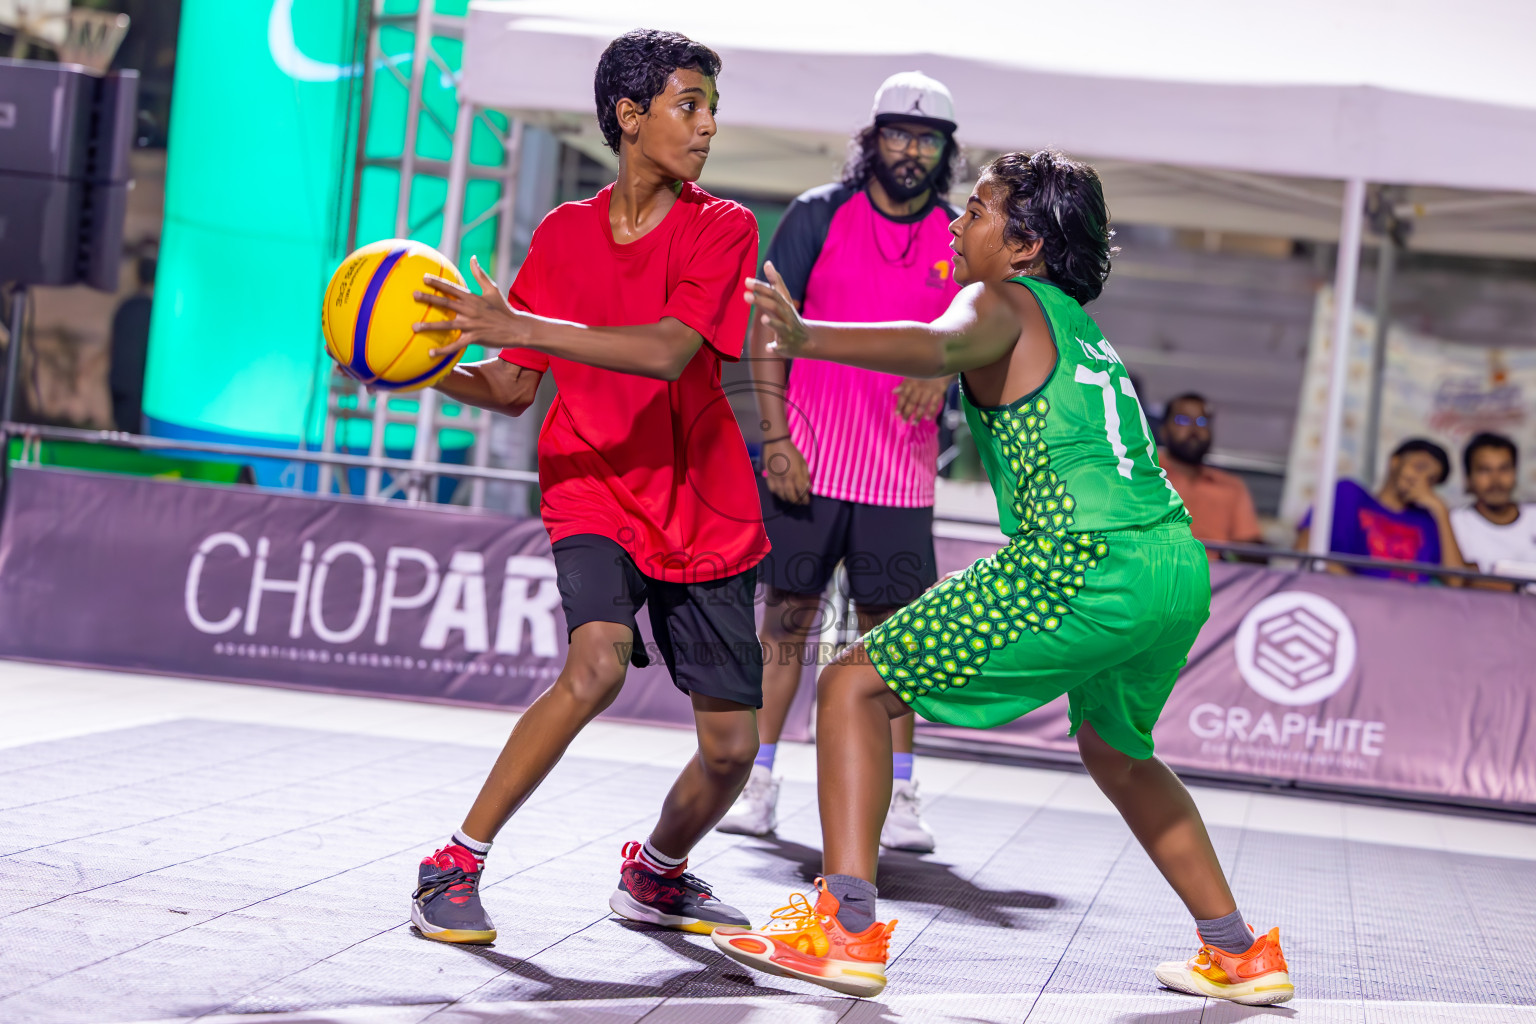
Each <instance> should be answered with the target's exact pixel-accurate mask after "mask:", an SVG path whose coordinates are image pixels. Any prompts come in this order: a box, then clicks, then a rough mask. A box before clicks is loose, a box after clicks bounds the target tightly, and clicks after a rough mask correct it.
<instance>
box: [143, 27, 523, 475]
mask: <svg viewBox="0 0 1536 1024" xmlns="http://www.w3.org/2000/svg"><path fill="white" fill-rule="evenodd" d="M466 6H467V2H466V0H440V2H439V3H438V4H437V8H436V9H437V12H438V13H439V14H447V15H456V14H462V13H464V9H465V8H466ZM358 8H359V5H358V4H357V3H356V2H354V0H183V2H182V17H181V34H180V39H179V43H178V50H177V65H176V82H175V103H174V105H173V112H172V119H171V129H170V143H169V166H168V168H167V180H166V213H165V227H164V234H163V236H162V241H161V250H160V265H159V272H158V276H157V282H156V298H157V301H156V303H155V312H154V321H153V323H152V325H151V335H150V350H149V364H148V369H147V373H146V382H145V397H144V410H145V413H146V418H147V420H148V423H149V429H150V431H151V432H152V433H156V434H161V435H164V436H176V437H194V438H202V439H218V440H234V441H242V442H247V443H259V444H265V445H272V446H277V447H293V446H297V445H298V444H300V443H301V441H304V442H307V443H309V444H310V445H318V443H319V440H320V432H321V426H322V423H323V419H324V400H323V399H324V388H325V386H326V381H327V378H328V375H329V371H330V363H329V360H327V359H326V358H325V356H324V351H323V346H322V343H321V339H320V332H319V310H320V303H321V297H322V295H323V293H324V288H325V283H326V281H327V280H328V279H329V277H330V274H331V272H332V271H333V270H334V269H335V267H336V265H337V264H338V263H339V262H340V259H341V258H342V256H344V255H345V254H344V253H343V252H342V251H341V250H342V246H343V244H344V239H343V238H342V237H341V234H340V232H341V230H342V229H343V228H344V225H345V223H346V219H347V208H346V207H347V203H348V202H349V199H350V193H351V181H350V172H351V160H352V145H353V143H354V141H355V140H354V137H353V135H354V133H355V131H356V126H355V123H353V122H352V121H351V120H350V119H349V118H348V103H349V98H350V97H351V96H352V94H353V92H354V90H355V87H356V85H357V81H356V79H357V77H358V74H359V69H358V68H357V67H356V66H354V65H353V64H352V63H351V61H352V47H353V44H354V38H355V32H356V25H355V23H354V20H353V19H354V18H355V16H356V15H357V12H358ZM414 9H415V4H414V2H410V0H389V2H388V3H387V4H386V13H409V12H411V11H414ZM379 43H380V52H381V61H380V65H379V66H378V67H377V68H376V75H375V102H374V109H373V112H372V116H371V118H370V131H369V138H368V142H367V152H368V155H369V156H373V157H398V156H400V155H401V151H402V148H403V144H404V126H405V112H406V99H407V91H406V89H405V87H404V86H403V85H402V84H400V82H399V81H398V80H397V79H396V78H395V77H394V75H393V74H392V73H391V69H394V70H396V71H398V72H399V73H400V74H401V75H403V76H405V77H407V78H408V77H409V76H410V74H411V51H412V45H413V38H412V34H411V33H410V32H409V31H406V30H404V29H401V28H395V27H386V28H385V29H384V30H383V31H381V33H380V39H379ZM433 49H434V52H435V54H436V58H435V60H434V64H433V67H432V68H431V69H430V71H429V73H428V75H427V76H426V88H425V90H424V92H425V97H424V102H425V108H426V111H427V113H425V114H424V115H423V117H422V119H421V123H420V128H419V139H418V144H417V152H418V153H419V154H420V155H421V156H423V157H429V158H437V159H441V160H446V159H447V158H448V156H449V153H450V150H451V137H450V135H449V132H451V129H452V126H453V123H454V118H455V113H456V106H455V89H454V76H455V74H456V73H457V71H458V67H459V59H460V53H461V51H462V44H460V43H458V42H457V41H455V40H449V39H444V38H438V39H436V40H434V44H433ZM486 120H487V121H489V122H490V124H491V125H494V126H495V128H496V129H497V130H499V131H505V129H506V120H505V118H503V117H501V116H500V115H487V116H486ZM444 129H447V131H445V130H444ZM501 158H502V150H501V145H500V142H499V140H498V139H497V138H496V135H495V134H494V133H493V132H492V130H491V127H490V125H487V124H484V123H477V125H476V132H475V137H474V144H473V146H472V162H474V163H477V164H482V165H495V164H499V163H500V162H501ZM444 194H445V183H444V182H443V181H442V179H440V178H432V177H425V176H419V177H418V178H417V179H416V183H415V188H414V189H413V194H412V197H411V204H410V225H411V230H410V231H409V235H410V236H411V237H413V238H417V239H419V240H420V241H423V242H426V243H427V244H429V245H437V244H439V242H440V240H441V236H442V215H441V206H442V202H443V198H444ZM499 194H500V186H499V185H498V184H497V183H495V182H475V183H473V184H472V186H471V188H470V189H469V194H468V197H467V201H466V204H465V209H466V219H467V220H470V219H473V218H475V217H477V216H478V215H479V214H480V213H481V212H482V211H484V210H485V209H486V208H487V207H489V206H490V205H491V204H492V203H494V202H495V201H496V200H497V198H498V197H499ZM398 195H399V173H398V172H397V171H395V170H393V169H389V168H377V167H375V168H370V169H369V170H368V171H367V172H366V174H365V176H364V179H363V190H362V203H361V208H360V210H359V237H358V241H359V244H362V243H366V242H370V241H374V240H376V239H380V238H389V237H392V236H393V235H394V234H395V223H394V220H395V209H396V204H397V200H398ZM494 241H495V222H494V220H486V221H485V222H483V223H482V224H480V225H479V226H478V227H476V228H475V229H474V230H472V231H470V232H468V233H467V234H466V235H465V238H464V243H463V247H462V255H461V260H460V262H461V263H464V264H467V263H468V259H469V256H470V255H471V254H478V255H479V256H480V257H481V260H482V262H488V260H489V257H490V255H491V251H492V249H493V246H494ZM414 404H415V403H414V402H412V401H411V400H410V399H408V398H400V399H395V400H394V401H393V402H392V405H394V406H395V407H396V408H400V409H402V410H407V409H410V408H413V407H414ZM450 414H451V412H450ZM367 433H368V430H367V425H366V424H356V425H354V427H353V429H352V430H351V431H350V432H349V433H348V434H347V436H346V437H345V438H343V439H342V444H343V446H344V447H348V448H354V449H357V448H362V449H366V447H367V445H368V437H367ZM411 433H412V431H411V428H410V427H406V426H392V427H391V428H390V430H389V434H388V436H387V437H386V442H387V446H388V447H389V448H390V449H392V450H400V451H409V449H410V447H411V443H412V439H411V436H410V435H411ZM456 435H457V436H456ZM467 439H468V438H467V435H463V434H461V433H460V432H457V431H447V432H445V434H444V436H443V437H442V438H440V440H441V441H442V443H443V444H444V447H445V448H456V447H461V446H462V445H463V444H464V443H465V442H466V441H467ZM278 465H281V464H280V463H272V464H271V466H269V467H268V468H272V467H276V466H278ZM262 475H263V477H264V480H263V482H274V483H275V482H279V481H276V480H271V481H269V480H266V479H265V477H266V476H267V475H268V474H266V473H263V474H262ZM290 482H291V481H290Z"/></svg>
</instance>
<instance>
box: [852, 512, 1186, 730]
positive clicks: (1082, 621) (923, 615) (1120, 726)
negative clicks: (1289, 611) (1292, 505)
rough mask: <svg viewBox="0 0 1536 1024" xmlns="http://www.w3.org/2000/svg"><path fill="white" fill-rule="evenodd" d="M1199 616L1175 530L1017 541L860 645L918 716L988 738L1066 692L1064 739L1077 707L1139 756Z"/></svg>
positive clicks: (1182, 536) (1181, 535) (1178, 528)
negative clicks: (992, 730) (993, 729)
mask: <svg viewBox="0 0 1536 1024" xmlns="http://www.w3.org/2000/svg"><path fill="white" fill-rule="evenodd" d="M1209 611H1210V567H1209V563H1208V562H1207V561H1206V556H1205V553H1204V549H1203V548H1202V547H1201V545H1200V544H1199V542H1198V541H1195V540H1194V538H1193V537H1191V536H1190V533H1189V528H1188V526H1186V525H1185V524H1182V523H1180V524H1173V525H1169V526H1159V527H1153V528H1151V529H1147V530H1134V531H1132V530H1127V531H1116V532H1112V533H1108V534H1100V535H1082V534H1068V535H1066V536H1060V535H1057V536H1052V535H1049V534H1024V535H1021V536H1019V537H1016V538H1014V539H1013V540H1012V541H1011V542H1010V543H1009V545H1008V546H1007V547H1005V548H1003V549H1002V550H1001V551H999V552H998V553H997V554H995V555H993V556H991V557H989V558H983V559H981V560H979V561H977V562H976V563H974V564H973V565H971V566H970V568H968V569H966V570H965V571H964V572H963V573H961V574H959V575H956V576H952V577H950V578H948V579H946V580H944V581H943V582H941V583H940V584H939V585H938V586H936V587H934V588H933V589H932V590H929V591H928V592H927V593H925V594H924V595H923V596H922V597H920V598H918V599H917V600H916V601H914V602H913V603H912V604H910V605H907V606H906V607H905V608H903V609H902V610H901V611H899V612H897V613H896V614H895V615H893V616H891V618H890V619H888V620H886V621H885V622H884V623H882V624H881V625H879V626H877V627H875V628H874V629H873V630H871V631H870V632H869V633H868V634H867V635H866V636H865V637H864V641H863V643H864V648H865V650H866V652H867V653H868V655H869V658H870V661H871V662H872V663H873V665H874V666H875V669H876V670H877V671H878V672H879V673H880V676H881V678H882V679H884V680H885V682H886V684H887V685H888V686H889V687H890V688H891V690H892V691H893V692H894V693H895V694H896V695H897V696H898V697H900V698H901V700H902V701H903V702H904V703H906V704H908V705H909V706H911V707H912V708H913V710H915V711H917V712H918V713H919V714H921V715H922V716H923V717H924V718H928V719H931V720H934V721H939V722H945V723H948V724H951V725H964V726H972V727H977V728H986V727H989V726H993V725H999V724H1001V723H1003V722H1008V721H1012V720H1013V719H1015V718H1017V717H1019V716H1020V715H1023V714H1027V713H1028V712H1030V711H1033V710H1034V709H1035V708H1038V707H1040V706H1041V705H1043V704H1046V703H1048V702H1049V701H1051V700H1054V699H1055V698H1057V697H1059V696H1061V695H1062V694H1064V693H1072V694H1073V695H1074V696H1073V703H1074V709H1073V710H1074V714H1073V716H1072V717H1073V727H1074V731H1075V729H1076V727H1077V726H1078V725H1079V724H1081V721H1083V720H1084V719H1083V717H1082V715H1081V714H1080V713H1079V712H1081V711H1083V709H1086V708H1090V707H1092V708H1099V709H1110V710H1108V711H1102V710H1101V714H1100V715H1099V716H1098V717H1095V716H1094V715H1092V714H1090V715H1089V717H1088V719H1087V720H1090V721H1093V723H1094V725H1095V727H1096V729H1097V730H1098V731H1099V732H1100V733H1101V734H1105V739H1106V740H1109V741H1110V742H1111V743H1113V744H1114V745H1115V746H1116V747H1117V748H1119V749H1121V750H1124V751H1125V752H1126V753H1130V754H1132V755H1133V756H1148V755H1149V754H1150V753H1151V737H1150V730H1151V726H1152V723H1154V722H1155V721H1156V719H1157V714H1158V713H1159V712H1160V711H1161V709H1162V705H1163V703H1164V702H1166V700H1167V696H1168V691H1169V689H1171V687H1172V685H1173V681H1174V679H1175V678H1176V677H1177V674H1178V670H1179V669H1180V668H1181V667H1182V666H1183V664H1184V660H1185V658H1186V657H1187V656H1188V653H1189V648H1190V646H1191V645H1192V644H1193V643H1194V640H1195V637H1196V635H1198V633H1199V628H1200V626H1201V625H1202V624H1203V623H1204V622H1205V619H1206V617H1207V615H1208V614H1209ZM1122 691H1125V692H1122ZM1127 701H1129V704H1127ZM1101 719H1102V721H1101ZM1121 719H1124V721H1122V720H1121ZM1110 734H1114V735H1115V736H1116V737H1117V738H1118V740H1119V742H1117V739H1112V738H1111V735H1110ZM1127 748H1130V749H1127Z"/></svg>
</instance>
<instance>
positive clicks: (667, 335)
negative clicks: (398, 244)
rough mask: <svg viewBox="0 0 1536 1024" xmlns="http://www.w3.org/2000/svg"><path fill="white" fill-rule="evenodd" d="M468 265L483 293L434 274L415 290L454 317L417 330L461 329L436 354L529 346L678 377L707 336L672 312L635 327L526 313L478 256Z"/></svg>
mask: <svg viewBox="0 0 1536 1024" xmlns="http://www.w3.org/2000/svg"><path fill="white" fill-rule="evenodd" d="M469 266H470V271H471V272H472V273H473V274H474V275H475V280H477V281H479V282H480V287H481V289H482V291H481V294H479V295H476V294H475V293H473V292H471V291H469V290H468V289H466V288H461V287H460V286H458V285H456V284H454V283H453V282H452V281H448V280H444V279H443V278H440V277H433V276H431V275H428V276H427V277H426V278H425V280H424V282H423V283H424V284H425V286H426V287H427V288H430V289H432V290H431V291H418V292H417V293H416V298H417V300H418V301H420V302H422V303H425V304H426V305H428V306H436V307H437V308H439V309H446V310H449V311H450V312H452V313H453V314H454V315H453V319H451V320H430V321H426V322H423V323H419V324H416V325H415V329H416V331H417V332H418V333H421V334H428V333H438V334H443V333H447V332H450V331H457V332H459V336H458V338H456V339H455V340H453V341H444V342H443V344H442V345H440V346H438V347H437V348H435V349H433V350H432V354H433V355H450V354H452V353H454V352H458V351H461V350H462V349H464V348H465V347H466V346H469V345H484V346H485V347H486V348H488V349H493V350H494V349H503V348H528V349H533V350H534V351H536V352H544V353H546V354H548V355H552V356H559V357H560V358H562V359H569V360H572V361H573V362H578V363H585V364H587V365H588V366H595V367H597V368H599V369H602V370H616V371H618V372H619V373H633V374H636V375H637V376H641V377H653V378H656V379H658V380H677V378H678V377H680V376H682V373H683V369H684V368H685V367H687V365H688V362H689V360H691V359H692V358H693V355H694V353H695V352H697V351H698V350H699V346H700V345H702V344H704V336H703V335H701V334H700V333H699V332H698V331H696V330H694V329H693V328H692V327H689V326H688V325H687V324H685V323H683V322H682V321H681V320H676V319H673V318H672V317H662V318H661V321H660V322H659V323H654V324H638V325H636V326H633V327H589V326H587V325H586V324H577V323H571V322H570V321H568V320H554V319H551V318H550V317H545V316H537V315H535V314H533V313H524V312H522V311H521V310H516V309H513V308H512V306H511V304H510V303H508V302H507V299H506V296H505V295H503V294H502V292H501V289H499V288H498V287H497V286H496V282H495V281H493V280H491V278H490V275H488V274H487V273H486V272H485V271H484V270H482V269H481V268H480V261H479V260H478V259H471V260H470V261H469Z"/></svg>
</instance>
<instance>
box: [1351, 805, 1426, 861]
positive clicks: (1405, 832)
mask: <svg viewBox="0 0 1536 1024" xmlns="http://www.w3.org/2000/svg"><path fill="white" fill-rule="evenodd" d="M1344 836H1345V838H1347V839H1352V840H1354V841H1355V842H1359V843H1383V844H1386V845H1388V846H1414V847H1418V848H1420V849H1426V850H1439V849H1443V848H1444V845H1445V839H1444V835H1443V834H1442V832H1441V831H1440V821H1439V819H1438V817H1437V816H1436V815H1433V814H1427V813H1425V812H1423V811H1408V810H1399V809H1397V808H1392V807H1371V806H1363V805H1355V806H1347V807H1345V808H1344Z"/></svg>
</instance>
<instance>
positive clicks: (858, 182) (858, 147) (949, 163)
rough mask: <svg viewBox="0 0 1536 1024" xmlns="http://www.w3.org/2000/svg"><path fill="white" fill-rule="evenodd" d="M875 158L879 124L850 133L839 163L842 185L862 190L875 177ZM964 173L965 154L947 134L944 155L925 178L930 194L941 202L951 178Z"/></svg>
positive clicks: (947, 191)
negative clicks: (846, 150) (845, 155)
mask: <svg viewBox="0 0 1536 1024" xmlns="http://www.w3.org/2000/svg"><path fill="white" fill-rule="evenodd" d="M879 159H880V125H878V124H871V125H866V126H865V127H863V128H860V129H859V130H858V131H856V132H854V133H853V137H852V138H850V139H849V140H848V156H847V157H846V158H845V159H844V161H843V177H842V183H843V184H844V185H847V186H848V187H849V188H863V187H864V186H865V185H868V184H869V179H870V178H872V177H874V175H875V162H876V161H878V160H879ZM964 173H965V152H964V150H962V149H961V148H960V145H959V144H958V143H957V142H955V137H954V136H953V135H950V136H949V141H948V143H946V144H945V146H944V152H943V153H942V154H941V155H940V156H939V163H938V166H937V167H935V168H934V169H933V177H931V178H929V179H928V186H929V187H930V188H931V189H933V194H934V195H936V196H938V197H939V198H940V199H943V198H944V197H945V196H947V195H949V190H950V187H951V186H952V185H954V183H955V179H956V178H958V177H959V176H960V175H962V174H964Z"/></svg>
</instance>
